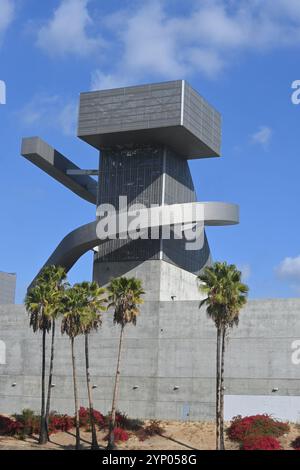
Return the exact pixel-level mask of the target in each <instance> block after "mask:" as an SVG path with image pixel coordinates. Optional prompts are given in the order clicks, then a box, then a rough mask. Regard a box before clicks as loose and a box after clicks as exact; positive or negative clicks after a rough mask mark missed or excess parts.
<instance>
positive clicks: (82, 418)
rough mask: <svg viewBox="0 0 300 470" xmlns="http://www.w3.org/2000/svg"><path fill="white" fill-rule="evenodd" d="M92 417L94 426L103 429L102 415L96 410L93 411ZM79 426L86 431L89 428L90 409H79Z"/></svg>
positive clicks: (103, 419) (104, 423)
mask: <svg viewBox="0 0 300 470" xmlns="http://www.w3.org/2000/svg"><path fill="white" fill-rule="evenodd" d="M93 416H94V421H95V424H97V425H98V426H99V427H100V428H103V427H105V425H106V421H105V418H104V416H103V415H102V413H100V411H97V410H93ZM79 425H80V426H83V427H85V428H86V429H90V428H91V420H90V409H89V408H84V407H83V406H81V407H80V409H79Z"/></svg>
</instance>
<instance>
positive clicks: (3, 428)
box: [0, 415, 23, 436]
mask: <svg viewBox="0 0 300 470" xmlns="http://www.w3.org/2000/svg"><path fill="white" fill-rule="evenodd" d="M22 429H23V424H22V423H20V422H19V421H17V420H13V419H11V418H8V417H7V416H2V415H0V435H1V436H15V435H16V434H18V433H21V431H22Z"/></svg>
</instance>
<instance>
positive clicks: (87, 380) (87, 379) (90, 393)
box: [85, 333, 99, 450]
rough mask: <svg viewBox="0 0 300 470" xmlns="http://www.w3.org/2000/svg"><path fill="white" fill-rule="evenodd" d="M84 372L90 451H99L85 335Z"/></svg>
mask: <svg viewBox="0 0 300 470" xmlns="http://www.w3.org/2000/svg"><path fill="white" fill-rule="evenodd" d="M85 371H86V384H87V391H88V398H89V408H90V421H91V428H92V446H91V449H92V450H96V449H99V446H98V442H97V433H96V425H95V419H94V406H93V397H92V388H91V378H90V364H89V335H88V334H87V333H86V334H85Z"/></svg>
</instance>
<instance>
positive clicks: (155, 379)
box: [22, 80, 239, 419]
mask: <svg viewBox="0 0 300 470" xmlns="http://www.w3.org/2000/svg"><path fill="white" fill-rule="evenodd" d="M78 137H79V138H80V139H82V140H84V141H85V142H86V143H87V144H89V145H91V146H93V147H94V148H95V149H97V152H98V154H99V161H100V163H99V166H98V168H97V169H93V170H81V169H80V168H78V167H77V166H76V165H74V164H73V163H72V162H71V161H70V160H69V159H67V158H66V157H64V156H63V155H62V154H60V153H59V152H58V151H57V150H55V149H54V148H53V147H51V146H49V145H48V144H46V143H45V142H43V141H42V140H41V139H39V138H38V137H34V138H27V139H23V144H22V155H23V156H24V157H25V158H27V159H28V160H30V161H31V162H32V163H34V164H35V165H37V166H38V167H40V168H41V169H43V170H44V171H45V172H46V173H48V174H49V175H50V176H52V177H53V178H55V179H56V180H57V181H59V182H60V183H62V184H64V185H65V186H66V187H68V188H69V189H70V190H71V191H73V192H74V193H75V194H76V195H78V196H80V197H82V198H83V199H85V200H87V201H88V202H90V203H92V204H94V205H95V208H96V205H97V207H98V208H99V206H101V205H103V204H110V205H112V206H113V207H114V208H115V209H116V211H119V212H122V210H124V208H122V210H121V208H120V207H119V197H120V196H126V197H127V205H130V206H131V205H132V204H143V205H144V207H146V208H150V206H152V205H153V204H155V205H156V206H158V208H159V210H161V212H162V214H165V213H166V212H167V211H168V209H169V208H171V209H173V208H178V207H179V208H183V207H184V208H186V207H190V208H201V210H202V212H201V214H202V215H201V217H202V218H201V220H200V221H201V222H202V225H203V224H204V225H205V226H208V225H216V226H218V225H229V224H237V223H238V220H239V214H238V208H237V206H235V205H233V204H226V203H216V202H204V203H199V202H196V201H197V198H196V193H195V189H194V185H193V181H192V177H191V174H190V170H189V165H188V160H189V159H195V158H206V157H218V156H219V155H220V144H221V118H220V115H219V113H218V112H217V111H216V110H215V109H213V108H212V107H211V106H210V105H209V104H208V103H207V102H206V101H205V100H204V99H203V98H202V97H201V96H200V95H199V94H198V93H197V92H196V91H195V90H193V89H192V88H191V87H190V86H189V85H188V84H187V83H186V82H185V81H182V80H179V81H173V82H167V83H158V84H151V85H143V86H135V87H127V88H118V89H114V90H105V91H95V92H88V93H82V94H81V96H80V106H79V124H78ZM97 163H98V162H97ZM95 166H96V165H95ZM91 175H96V176H98V181H95V180H94V179H93V178H92V177H91ZM204 177H205V175H203V178H204ZM150 210H152V209H150ZM98 215H99V212H98ZM180 217H181V216H180ZM197 217H198V216H197ZM195 222H199V220H198V219H197V220H196V219H195V217H194V215H191V216H190V218H185V216H183V215H182V218H179V219H178V220H177V225H176V224H173V225H172V230H171V237H170V238H169V239H167V238H166V237H165V236H164V233H163V228H164V227H165V225H166V223H165V222H164V221H163V220H160V219H159V220H158V221H156V222H153V223H152V220H151V222H149V224H146V225H145V226H144V227H143V230H142V231H141V234H147V235H149V232H150V233H151V234H152V231H151V230H152V229H153V228H154V229H156V230H157V231H158V232H156V233H158V236H157V237H156V238H155V237H148V238H147V239H145V237H141V238H138V239H134V240H133V239H132V237H131V236H129V235H130V233H124V232H122V230H121V229H120V226H119V225H117V226H116V228H115V231H114V232H113V233H114V235H115V238H114V239H103V240H100V239H99V236H98V235H99V233H98V231H97V225H98V223H99V219H98V220H97V218H96V217H95V220H94V221H92V222H90V223H87V224H86V225H83V226H81V227H79V228H77V229H75V230H74V231H72V232H71V233H69V234H68V235H67V236H66V237H65V238H64V239H63V240H62V241H61V243H60V244H59V245H58V247H57V248H56V250H55V251H54V252H53V253H52V255H51V256H50V257H49V259H48V260H47V262H46V265H47V264H48V265H49V264H56V265H61V266H64V267H65V268H66V270H67V271H68V270H69V269H70V268H71V267H72V266H73V265H74V264H75V263H76V261H77V260H78V259H79V258H80V256H82V255H83V254H84V253H85V252H87V251H88V250H94V267H93V277H94V279H95V280H97V281H98V282H99V283H100V284H101V285H106V284H107V283H108V282H109V281H110V279H111V278H112V277H116V276H121V275H126V276H136V277H138V278H140V279H141V280H142V281H143V285H144V289H145V291H146V295H145V303H144V304H143V306H142V311H141V317H140V319H139V321H138V324H137V327H136V328H128V329H127V330H126V338H125V345H124V349H125V351H124V353H125V355H126V358H127V360H126V365H125V364H124V366H125V368H124V370H123V371H122V383H121V391H120V402H119V406H120V409H122V411H125V412H127V413H128V414H129V415H130V416H133V417H148V418H167V419H172V418H173V419H174V418H176V419H186V418H187V417H191V418H192V419H198V418H200V417H201V418H209V419H211V417H212V416H213V415H214V390H215V386H214V382H213V380H212V379H211V378H207V376H206V375H205V374H207V369H206V368H205V367H204V366H203V364H202V363H201V362H199V361H198V360H195V358H196V357H197V358H199V357H203V358H205V361H207V362H208V370H209V371H210V372H209V373H210V374H212V372H211V369H212V367H213V364H214V360H212V359H211V358H212V353H211V350H210V353H209V354H207V353H206V350H207V343H204V342H203V341H202V340H201V337H202V335H203V331H204V330H203V328H202V329H201V328H200V326H199V328H200V329H199V328H197V325H198V324H199V325H200V323H199V320H198V319H199V308H198V307H199V300H200V298H201V297H200V293H199V290H198V286H197V273H199V271H201V269H203V267H204V266H205V265H207V264H208V263H210V259H211V258H210V250H209V246H208V242H207V239H206V236H204V237H203V244H202V245H201V247H200V248H197V249H193V250H188V249H186V243H185V242H186V240H185V239H184V238H181V239H179V238H178V237H176V236H175V233H176V229H177V228H178V225H179V226H181V227H182V226H183V225H182V224H187V225H189V226H191V227H194V226H195ZM202 233H203V232H202ZM201 318H202V320H201V322H203V321H204V318H205V315H202V317H201ZM201 324H202V323H201ZM205 328H206V327H205ZM211 328H213V327H211ZM209 331H210V330H209ZM99 334H101V339H100V342H99V339H98V338H91V340H92V341H91V357H93V358H95V360H94V361H93V364H94V366H93V367H94V369H93V371H92V374H93V377H94V380H95V382H96V383H99V384H100V385H99V396H96V398H95V400H96V403H97V406H98V407H99V409H101V410H103V411H105V412H106V411H107V410H108V409H109V406H110V400H111V391H112V386H113V374H114V370H115V361H116V354H117V344H118V339H117V336H118V334H119V333H118V330H117V328H116V327H114V326H113V324H112V315H110V314H109V312H108V313H107V314H106V315H104V316H103V324H102V328H101V332H100V333H99ZM205 334H206V333H205ZM199 335H200V338H198V336H199ZM209 335H211V336H210V337H212V335H213V332H212V333H211V332H210V333H209ZM100 343H101V352H100V351H98V349H99V347H100V346H99V345H100ZM209 344H211V343H209ZM126 350H127V354H126ZM58 381H59V378H57V382H58ZM98 381H99V382H98ZM82 383H83V386H84V381H82ZM63 387H64V389H63V390H64V392H63V393H65V394H66V396H69V388H68V389H65V385H64V386H63ZM133 391H134V392H133ZM63 396H65V395H63ZM64 403H65V402H64Z"/></svg>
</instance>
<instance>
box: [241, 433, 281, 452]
mask: <svg viewBox="0 0 300 470" xmlns="http://www.w3.org/2000/svg"><path fill="white" fill-rule="evenodd" d="M241 449H242V450H281V445H280V443H279V441H278V440H277V439H276V438H275V437H271V436H250V437H247V438H246V439H245V440H244V442H243V443H242V446H241Z"/></svg>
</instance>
